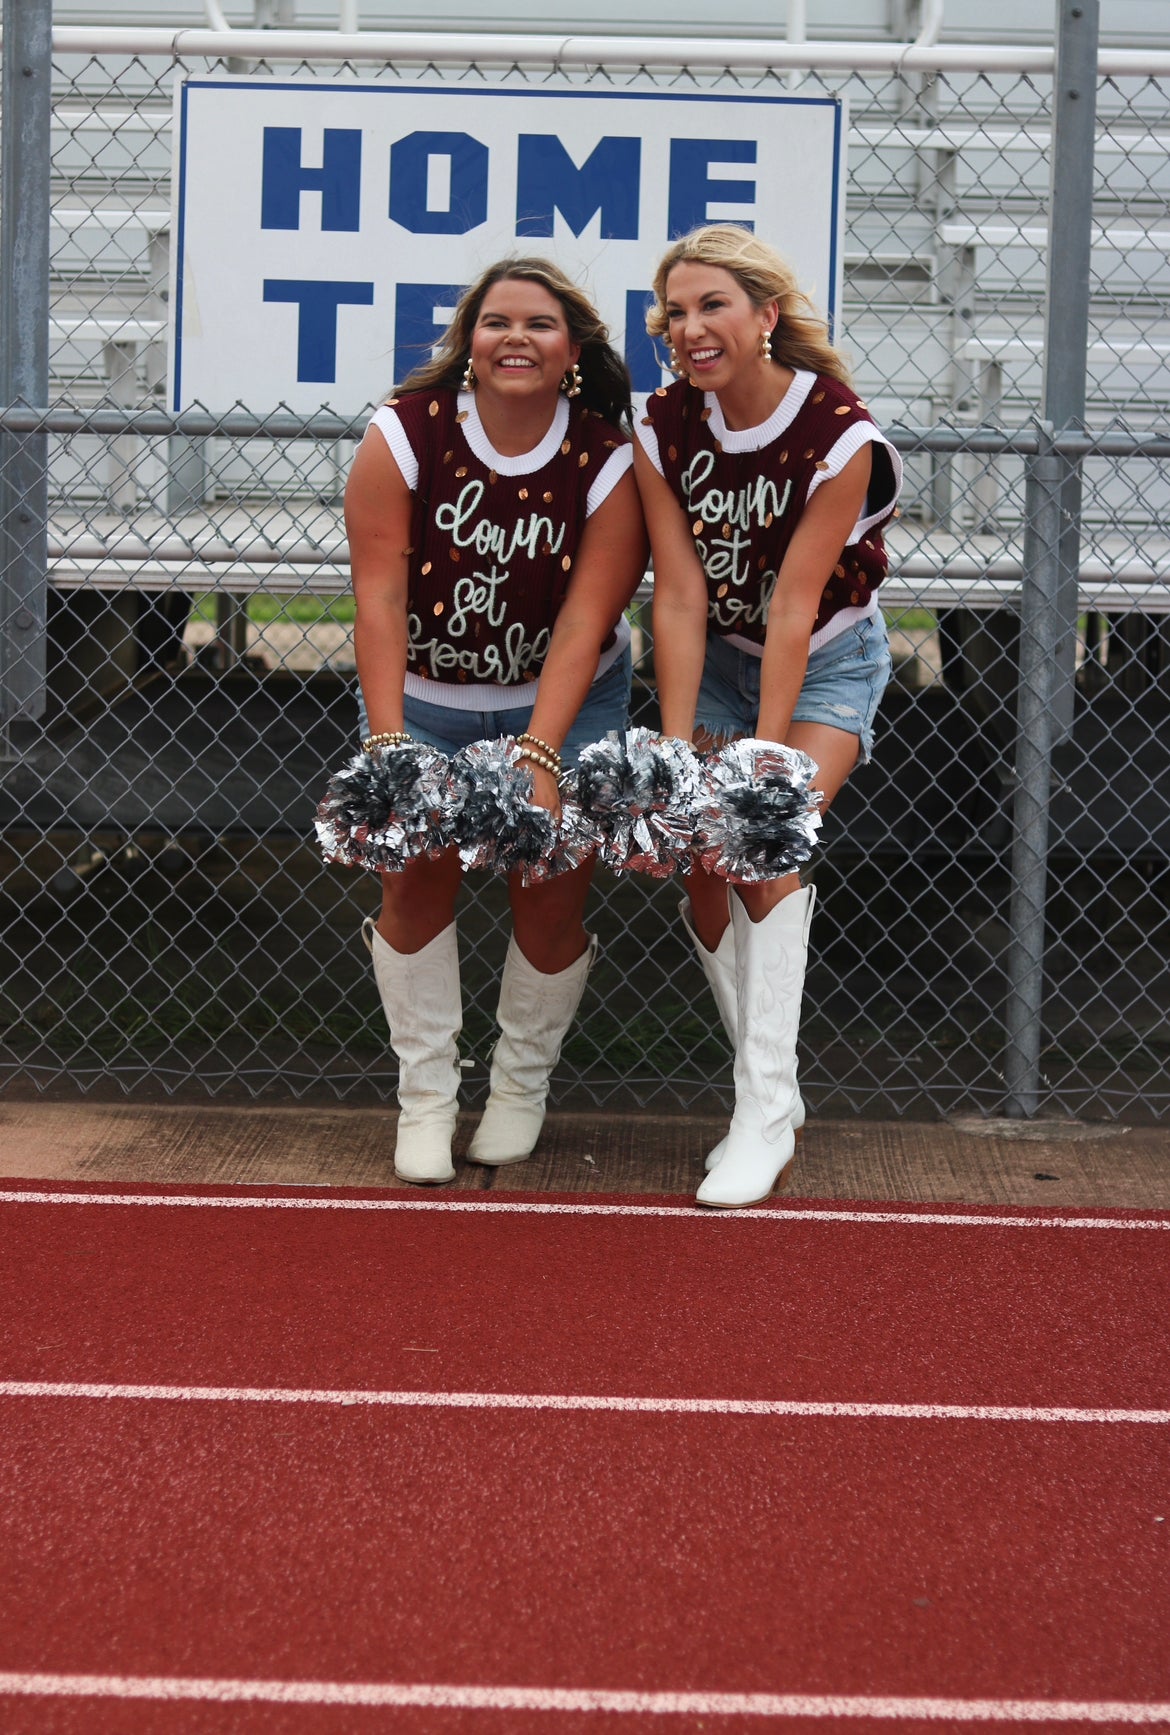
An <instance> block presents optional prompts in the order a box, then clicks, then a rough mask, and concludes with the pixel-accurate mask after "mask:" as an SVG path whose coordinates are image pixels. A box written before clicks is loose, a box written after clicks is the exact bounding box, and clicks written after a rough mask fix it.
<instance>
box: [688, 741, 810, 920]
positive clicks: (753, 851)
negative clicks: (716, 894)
mask: <svg viewBox="0 0 1170 1735" xmlns="http://www.w3.org/2000/svg"><path fill="white" fill-rule="evenodd" d="M703 770H704V777H705V782H706V799H705V802H704V811H703V814H702V816H701V818H700V821H699V825H698V828H697V834H696V840H695V841H696V845H697V848H698V855H699V860H700V861H701V863H702V865H703V867H704V868H705V869H706V870H707V872H708V873H715V874H721V875H722V876H723V878H724V879H728V880H731V881H733V882H734V883H735V884H737V885H750V884H752V883H753V882H755V881H757V880H774V879H780V878H781V877H782V876H783V875H784V874H789V873H792V872H794V871H795V869H796V868H798V867H800V866H801V864H802V863H804V862H806V861H807V860H808V858H809V856H810V855H811V854H812V851H813V845H814V843H815V842H816V834H817V832H818V831H819V830H820V824H821V816H820V814H819V812H818V811H817V809H818V808H819V806H820V802H821V796H820V792H819V791H818V790H815V789H811V788H810V787H809V785H810V782H811V780H812V778H813V777H815V776H816V770H817V768H816V766H815V764H814V763H813V761H812V760H811V759H810V758H809V756H808V754H807V753H800V752H798V751H797V750H796V749H795V748H794V747H781V746H779V745H777V743H775V742H773V741H751V740H748V741H732V742H730V743H729V744H728V745H727V746H726V747H721V748H720V749H719V751H718V752H717V753H713V754H712V755H711V757H710V758H709V759H707V760H706V762H705V763H704V767H703Z"/></svg>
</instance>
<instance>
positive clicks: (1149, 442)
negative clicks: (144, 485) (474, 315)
mask: <svg viewBox="0 0 1170 1735" xmlns="http://www.w3.org/2000/svg"><path fill="white" fill-rule="evenodd" d="M369 413H370V412H369V410H364V411H363V412H362V413H361V414H360V415H358V416H335V415H330V414H329V413H328V412H320V413H318V414H317V415H313V416H296V415H292V414H290V413H289V412H287V411H283V412H277V413H275V414H273V415H269V416H255V415H249V414H247V413H245V412H236V413H233V414H228V415H222V416H213V415H208V414H207V413H206V412H203V411H195V410H187V411H184V412H183V413H182V414H181V415H172V414H171V413H170V412H168V411H166V410H133V409H125V410H123V409H116V408H113V407H110V406H108V405H104V406H99V407H96V408H94V409H86V410H74V409H61V408H47V409H38V408H35V407H29V406H28V405H25V404H10V405H8V406H4V407H0V429H3V430H5V431H6V432H8V433H12V434H37V433H48V434H106V435H117V434H141V435H143V436H146V437H150V438H160V437H163V436H166V435H169V434H183V435H186V436H188V437H191V438H195V439H205V438H209V437H213V436H214V437H219V438H222V439H233V440H253V439H261V440H263V439H270V440H356V439H360V438H361V436H362V435H363V434H364V433H365V430H366V423H367V421H368V419H369ZM886 433H887V434H888V435H889V437H890V439H891V440H892V441H893V443H894V445H895V446H897V448H898V450H899V451H901V452H940V453H957V452H978V453H982V454H984V455H985V456H987V457H1008V456H1016V457H1025V458H1026V457H1031V456H1034V455H1036V454H1037V453H1049V452H1055V453H1058V454H1060V455H1061V456H1062V457H1066V458H1087V457H1130V458H1170V428H1167V429H1154V430H1152V431H1141V432H1139V431H1136V430H1130V429H1126V428H1106V429H1101V430H1099V431H1098V432H1096V433H1094V432H1093V431H1092V430H1091V429H1079V428H1070V429H1066V430H1064V431H1061V432H1058V433H1050V432H1048V431H1047V430H1046V429H1038V428H1037V427H1036V426H1035V425H1032V426H1027V427H1023V428H994V427H985V428H977V427H966V428H965V427H954V426H948V425H946V424H938V425H936V426H934V427H902V426H899V425H897V424H893V425H891V426H889V427H887V429H886Z"/></svg>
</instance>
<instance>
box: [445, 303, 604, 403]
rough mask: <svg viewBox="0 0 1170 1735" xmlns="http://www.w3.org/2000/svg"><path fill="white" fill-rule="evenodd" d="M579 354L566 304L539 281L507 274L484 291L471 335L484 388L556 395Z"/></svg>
mask: <svg viewBox="0 0 1170 1735" xmlns="http://www.w3.org/2000/svg"><path fill="white" fill-rule="evenodd" d="M580 353H581V348H580V345H579V344H575V343H574V342H573V341H572V339H571V337H570V335H569V325H568V321H567V319H566V318H565V310H564V308H563V307H562V306H561V304H560V302H559V301H558V300H557V298H556V296H555V295H552V294H550V293H549V291H548V290H547V289H545V288H544V287H543V286H542V285H541V284H539V283H532V282H529V281H528V280H527V279H526V278H521V277H506V278H504V279H503V281H502V282H499V283H495V284H493V285H492V287H491V288H490V289H489V290H488V292H487V294H486V295H485V296H484V298H483V305H482V307H481V308H480V310H479V318H478V319H477V320H476V322H475V329H474V331H473V332H472V334H471V360H472V363H473V365H474V368H475V377H476V380H477V382H478V384H479V387H480V388H481V389H483V390H486V391H488V392H499V393H502V394H503V395H504V396H505V397H507V398H509V399H517V398H519V399H524V400H530V399H532V398H538V399H539V398H542V397H548V398H550V399H552V398H555V396H556V394H557V392H558V391H559V390H560V384H561V380H562V379H563V378H564V375H565V373H566V371H567V370H568V369H569V368H570V367H571V366H572V365H573V363H574V362H575V361H576V360H577V357H578V356H579V355H580Z"/></svg>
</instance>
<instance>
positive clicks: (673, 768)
mask: <svg viewBox="0 0 1170 1735" xmlns="http://www.w3.org/2000/svg"><path fill="white" fill-rule="evenodd" d="M575 784H576V790H577V798H578V800H579V801H580V803H581V807H582V809H583V811H584V813H585V815H586V816H587V818H588V819H589V821H590V822H591V823H592V825H593V826H594V828H595V830H596V832H597V834H598V837H599V839H600V844H599V850H598V854H599V856H600V859H601V860H602V861H603V862H604V863H605V865H606V866H607V867H609V868H612V869H614V870H615V871H616V872H618V873H643V874H649V875H650V876H651V878H653V879H668V878H669V877H670V875H671V874H672V873H674V872H675V870H676V869H677V868H679V867H681V866H685V864H686V862H687V860H688V858H689V856H690V851H691V848H692V845H693V843H694V833H695V820H696V817H697V814H698V811H699V804H700V798H701V794H702V788H703V779H702V770H701V767H700V764H699V760H698V759H697V758H696V756H695V754H694V752H693V750H692V749H691V747H690V745H689V743H688V742H686V741H680V740H678V739H676V738H674V737H672V736H668V735H656V734H655V733H654V732H653V731H652V730H650V729H628V730H626V732H625V733H624V734H622V735H619V734H617V733H616V732H613V733H611V734H609V735H607V736H606V738H605V739H604V740H603V741H596V742H594V743H592V745H590V746H588V747H585V748H583V749H582V751H581V756H580V760H579V762H578V767H577V772H576V777H575Z"/></svg>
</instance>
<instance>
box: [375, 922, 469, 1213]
mask: <svg viewBox="0 0 1170 1735" xmlns="http://www.w3.org/2000/svg"><path fill="white" fill-rule="evenodd" d="M362 938H363V940H364V941H365V942H366V945H367V946H368V948H369V951H370V956H371V957H372V958H373V960H374V979H375V981H376V982H377V984H378V993H379V995H380V996H381V1000H382V1010H383V1012H384V1013H385V1014H386V1023H387V1024H388V1025H389V1026H390V1046H391V1048H392V1049H393V1050H394V1052H395V1054H396V1055H397V1056H398V1102H399V1110H400V1112H399V1115H398V1139H397V1142H396V1144H395V1146H394V1173H395V1174H396V1175H397V1176H398V1179H399V1180H400V1181H417V1182H420V1183H432V1184H433V1183H437V1182H440V1181H453V1180H454V1179H455V1166H454V1164H453V1163H452V1161H451V1139H452V1137H453V1135H454V1132H455V1116H456V1113H457V1112H458V1106H459V1105H458V1101H457V1098H458V1092H459V1051H458V1048H457V1046H456V1041H457V1038H458V1036H459V1032H460V1030H461V1029H462V1027H463V1007H462V1002H461V1000H460V994H459V948H458V945H457V944H456V940H455V924H454V922H452V923H450V925H449V926H448V927H446V928H444V929H443V931H442V933H440V934H436V935H435V937H434V939H433V940H430V941H429V942H428V943H427V944H426V945H425V946H424V947H423V948H422V950H421V951H419V952H396V951H395V950H394V948H393V946H391V945H389V944H388V942H387V941H386V940H384V939H383V938H382V936H381V934H380V933H379V932H378V930H377V928H376V927H375V926H374V923H373V920H372V919H371V918H370V917H367V918H366V920H365V921H364V922H363V923H362Z"/></svg>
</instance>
